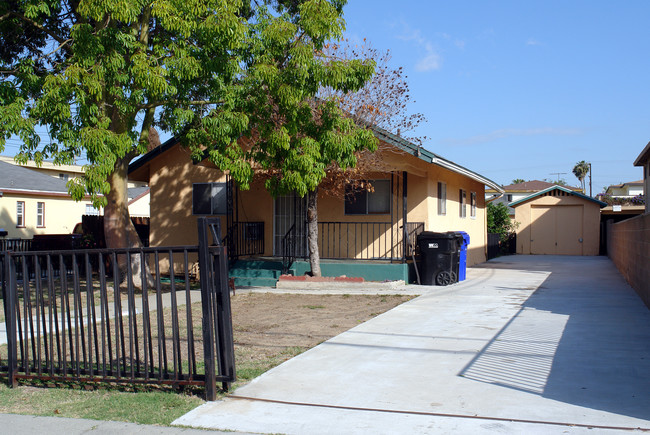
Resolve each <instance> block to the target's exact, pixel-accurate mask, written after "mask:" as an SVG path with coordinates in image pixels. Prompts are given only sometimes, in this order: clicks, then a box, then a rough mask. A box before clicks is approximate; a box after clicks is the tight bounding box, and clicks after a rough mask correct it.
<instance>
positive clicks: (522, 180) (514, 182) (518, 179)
mask: <svg viewBox="0 0 650 435" xmlns="http://www.w3.org/2000/svg"><path fill="white" fill-rule="evenodd" d="M525 182H526V180H524V179H523V178H515V179H514V180H512V181H511V182H510V184H520V183H525Z"/></svg>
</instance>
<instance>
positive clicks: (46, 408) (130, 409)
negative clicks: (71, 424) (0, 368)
mask: <svg viewBox="0 0 650 435" xmlns="http://www.w3.org/2000/svg"><path fill="white" fill-rule="evenodd" d="M202 403H203V400H201V399H200V398H199V397H197V396H194V395H188V394H179V393H178V392H175V391H137V392H128V391H117V390H113V389H105V390H104V389H98V390H91V391H87V390H83V389H72V388H37V387H30V386H19V387H17V388H9V387H7V386H6V385H5V384H0V412H2V413H12V414H29V415H44V416H58V417H70V418H88V419H92V420H112V421H125V422H132V423H141V424H156V425H169V424H171V422H172V421H174V420H175V419H176V418H178V417H180V416H182V415H184V414H185V413H187V412H189V411H191V410H192V409H194V408H196V407H197V406H199V405H200V404H202Z"/></svg>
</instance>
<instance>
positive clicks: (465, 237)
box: [455, 231, 469, 282]
mask: <svg viewBox="0 0 650 435" xmlns="http://www.w3.org/2000/svg"><path fill="white" fill-rule="evenodd" d="M455 234H456V237H458V241H459V242H460V251H459V258H458V281H459V282H460V281H465V278H466V277H467V246H468V245H469V234H467V233H466V232H465V231H456V232H455Z"/></svg>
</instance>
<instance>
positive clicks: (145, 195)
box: [0, 156, 149, 217]
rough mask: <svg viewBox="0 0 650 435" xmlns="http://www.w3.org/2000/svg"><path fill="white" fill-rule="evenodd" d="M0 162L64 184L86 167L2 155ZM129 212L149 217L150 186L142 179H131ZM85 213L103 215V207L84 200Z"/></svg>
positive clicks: (129, 185)
mask: <svg viewBox="0 0 650 435" xmlns="http://www.w3.org/2000/svg"><path fill="white" fill-rule="evenodd" d="M0 162H4V163H8V164H11V165H14V166H18V167H21V168H27V169H31V170H32V171H34V172H38V173H39V174H44V175H47V176H49V177H53V178H57V179H59V180H61V181H63V182H64V184H65V183H66V182H67V181H68V180H71V179H73V178H80V177H83V174H84V168H83V166H80V165H55V164H54V163H52V162H47V161H45V162H43V163H42V164H41V165H40V166H39V165H37V164H36V162H34V161H28V162H27V163H26V164H25V165H19V164H18V163H16V161H15V160H14V158H13V157H6V156H0ZM66 191H67V189H66ZM128 197H129V214H130V215H131V216H133V217H149V187H148V186H147V185H146V183H142V182H140V181H129V183H128ZM84 204H85V206H84V213H83V214H86V215H90V216H101V215H103V214H104V210H103V209H96V208H95V207H93V205H92V204H91V203H89V202H84Z"/></svg>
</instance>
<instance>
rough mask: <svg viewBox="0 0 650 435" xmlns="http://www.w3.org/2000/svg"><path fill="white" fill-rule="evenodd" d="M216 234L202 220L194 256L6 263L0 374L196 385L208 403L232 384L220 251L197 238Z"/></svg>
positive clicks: (111, 254) (109, 253)
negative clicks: (219, 388)
mask: <svg viewBox="0 0 650 435" xmlns="http://www.w3.org/2000/svg"><path fill="white" fill-rule="evenodd" d="M214 224H215V222H214V221H210V220H209V219H206V218H201V219H200V221H199V239H200V240H201V243H200V245H199V246H178V247H164V248H141V249H98V250H83V251H40V252H6V253H4V254H3V255H2V260H1V261H0V266H2V269H3V272H2V273H0V278H1V279H2V294H3V299H4V311H5V313H4V314H5V322H6V331H7V344H8V345H7V347H6V348H0V374H2V375H6V376H7V377H8V382H9V384H10V385H12V386H13V385H15V384H16V382H17V380H18V379H35V378H38V379H43V380H60V381H87V382H117V383H148V384H169V385H175V386H182V385H196V386H202V387H205V392H206V397H207V399H208V400H214V399H215V397H216V383H217V382H221V383H223V387H224V388H228V386H229V383H230V382H233V381H234V380H235V363H234V346H233V339H232V318H231V313H230V293H229V290H228V285H227V274H228V270H227V259H226V257H225V248H223V247H222V246H208V243H207V239H208V231H207V229H206V228H203V229H202V228H201V225H203V226H204V227H207V226H209V225H214ZM216 225H218V222H217V223H216ZM216 234H218V232H216ZM217 242H218V240H217ZM197 260H198V262H199V277H196V276H195V277H193V276H192V275H191V270H192V265H193V263H195V262H196V261H197ZM93 263H95V264H97V265H98V270H97V271H96V272H93V267H92V264H93ZM196 278H199V280H198V281H197V280H196ZM215 363H216V365H215Z"/></svg>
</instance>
